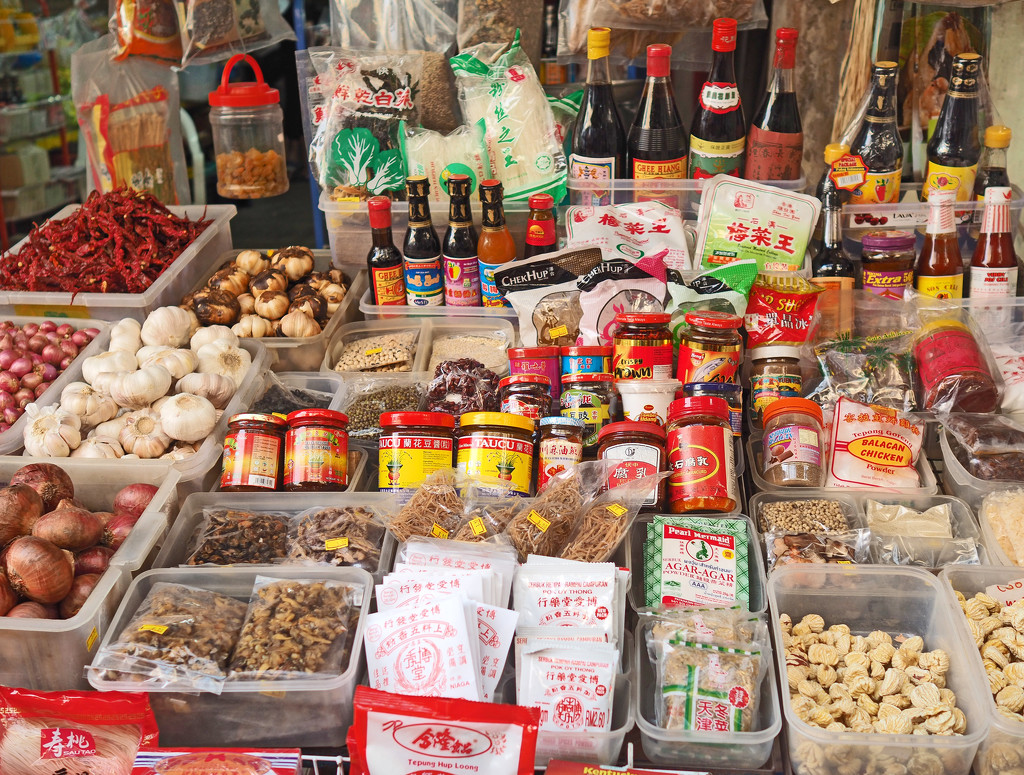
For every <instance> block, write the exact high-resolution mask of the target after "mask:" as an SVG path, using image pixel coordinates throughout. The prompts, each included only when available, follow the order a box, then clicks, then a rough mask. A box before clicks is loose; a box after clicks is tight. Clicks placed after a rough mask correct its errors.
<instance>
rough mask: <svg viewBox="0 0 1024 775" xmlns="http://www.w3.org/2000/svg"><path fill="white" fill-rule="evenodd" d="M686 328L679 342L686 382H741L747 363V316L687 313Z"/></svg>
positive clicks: (682, 378)
mask: <svg viewBox="0 0 1024 775" xmlns="http://www.w3.org/2000/svg"><path fill="white" fill-rule="evenodd" d="M685 320H686V327H685V328H684V329H683V330H682V334H681V341H680V343H679V367H678V371H677V373H676V377H677V379H679V380H680V381H681V382H682V383H683V384H684V385H685V384H687V383H689V382H733V383H738V381H739V380H738V378H737V374H738V372H739V368H740V364H741V363H742V362H743V339H742V337H741V336H740V332H739V329H740V326H742V325H743V318H741V317H740V316H739V315H732V314H730V313H728V312H716V311H714V310H707V311H693V312H687V313H686V318H685Z"/></svg>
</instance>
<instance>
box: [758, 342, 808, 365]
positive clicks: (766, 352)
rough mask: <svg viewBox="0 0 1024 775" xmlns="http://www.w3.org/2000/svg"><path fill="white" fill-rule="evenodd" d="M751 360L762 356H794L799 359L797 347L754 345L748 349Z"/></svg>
mask: <svg viewBox="0 0 1024 775" xmlns="http://www.w3.org/2000/svg"><path fill="white" fill-rule="evenodd" d="M750 358H751V360H755V361H756V360H760V359H762V358H796V359H797V360H799V359H800V348H799V347H787V346H785V345H774V346H772V345H768V346H766V347H755V348H754V349H753V350H751V351H750Z"/></svg>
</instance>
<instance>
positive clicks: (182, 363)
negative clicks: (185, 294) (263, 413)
mask: <svg viewBox="0 0 1024 775" xmlns="http://www.w3.org/2000/svg"><path fill="white" fill-rule="evenodd" d="M251 364H252V358H251V357H250V356H249V353H248V352H247V351H246V350H245V349H243V348H241V347H239V346H238V337H237V336H236V335H235V334H234V333H233V332H232V331H231V329H230V328H228V327H227V326H209V327H207V328H200V326H199V321H198V320H197V319H196V316H195V315H194V314H193V313H192V312H191V311H189V310H185V309H182V308H181V307H161V308H160V309H157V310H154V311H153V312H152V313H150V315H149V317H148V318H146V322H145V323H142V324H140V323H139V322H138V321H137V320H132V319H130V318H126V319H125V320H122V321H120V322H118V323H115V324H114V326H113V328H112V329H111V333H110V348H109V349H108V351H107V352H105V353H101V354H99V355H94V356H93V357H91V358H86V359H85V361H83V362H82V379H83V380H84V381H82V382H72V383H70V384H69V385H67V386H66V387H65V388H64V390H63V392H61V396H60V403H59V404H57V405H55V406H50V407H46V408H44V409H35V410H34V411H32V412H31V413H30V414H29V422H28V425H27V426H26V427H25V437H24V439H25V454H26V455H31V456H33V457H83V458H122V459H125V458H146V459H152V458H170V459H174V460H179V459H182V458H185V457H188V456H189V455H194V454H195V453H196V451H197V450H198V448H199V446H200V445H201V444H202V442H203V441H204V440H205V439H206V438H207V437H208V436H209V435H210V434H211V433H212V432H213V429H214V427H215V426H216V424H217V420H219V419H220V416H221V414H222V413H223V410H224V407H225V406H227V404H228V401H230V400H231V397H232V396H233V395H234V394H235V391H236V390H237V389H238V386H239V385H240V384H241V383H242V380H243V379H245V375H246V373H247V372H248V371H249V367H250V365H251Z"/></svg>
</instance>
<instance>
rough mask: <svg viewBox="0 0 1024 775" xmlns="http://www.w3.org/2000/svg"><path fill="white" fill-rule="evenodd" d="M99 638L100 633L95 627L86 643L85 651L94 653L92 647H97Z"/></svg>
mask: <svg viewBox="0 0 1024 775" xmlns="http://www.w3.org/2000/svg"><path fill="white" fill-rule="evenodd" d="M99 637H100V631H99V630H97V629H96V628H95V627H93V628H92V632H90V633H89V638H88V639H87V640H86V641H85V650H86V651H92V647H93V646H95V645H96V639H97V638H99Z"/></svg>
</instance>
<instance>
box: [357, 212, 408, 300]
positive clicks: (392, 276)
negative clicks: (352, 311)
mask: <svg viewBox="0 0 1024 775" xmlns="http://www.w3.org/2000/svg"><path fill="white" fill-rule="evenodd" d="M366 207H367V209H368V210H369V212H370V229H371V231H372V236H373V247H372V248H370V252H369V253H368V254H367V255H366V268H367V271H368V273H369V277H370V298H371V301H373V303H374V304H376V305H377V306H397V305H403V306H404V305H405V260H404V259H403V258H402V253H401V251H400V250H399V249H398V248H396V247H395V242H394V239H393V238H392V236H391V200H390V199H388V198H387V197H386V196H374V197H370V200H369V201H368V202H367V203H366Z"/></svg>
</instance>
